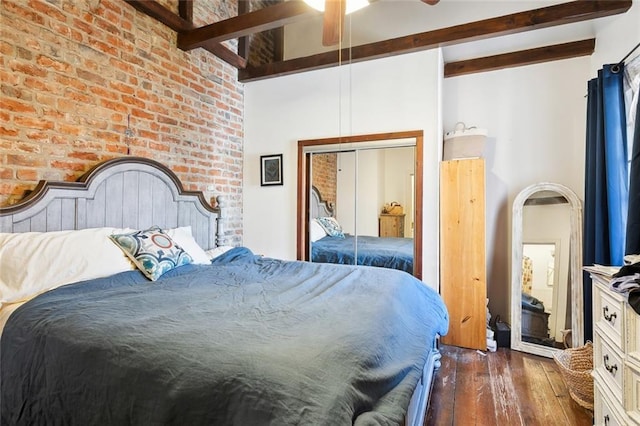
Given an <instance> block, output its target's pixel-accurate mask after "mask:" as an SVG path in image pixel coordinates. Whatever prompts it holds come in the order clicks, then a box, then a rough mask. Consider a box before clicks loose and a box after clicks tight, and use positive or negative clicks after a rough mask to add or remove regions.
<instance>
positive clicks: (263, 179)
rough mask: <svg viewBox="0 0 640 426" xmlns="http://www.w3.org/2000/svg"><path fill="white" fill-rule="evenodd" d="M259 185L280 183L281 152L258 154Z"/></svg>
mask: <svg viewBox="0 0 640 426" xmlns="http://www.w3.org/2000/svg"><path fill="white" fill-rule="evenodd" d="M260 185H261V186H270V185H282V154H274V155H261V156H260Z"/></svg>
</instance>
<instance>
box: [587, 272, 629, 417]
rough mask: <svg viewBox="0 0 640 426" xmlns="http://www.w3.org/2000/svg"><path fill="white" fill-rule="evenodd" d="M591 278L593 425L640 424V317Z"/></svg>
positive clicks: (596, 278) (601, 280) (601, 281)
mask: <svg viewBox="0 0 640 426" xmlns="http://www.w3.org/2000/svg"><path fill="white" fill-rule="evenodd" d="M592 278H593V367H594V368H593V377H594V413H593V418H594V424H595V425H603V426H604V425H606V426H617V425H620V426H626V425H634V424H635V425H640V316H639V315H638V314H636V312H635V311H634V310H633V309H632V308H631V307H630V306H629V304H628V303H627V302H626V298H625V297H624V296H623V295H621V294H618V293H616V292H614V291H611V290H609V285H608V280H607V279H606V278H603V277H600V276H598V275H594V274H592Z"/></svg>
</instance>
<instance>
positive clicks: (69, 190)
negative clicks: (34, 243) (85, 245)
mask: <svg viewBox="0 0 640 426" xmlns="http://www.w3.org/2000/svg"><path fill="white" fill-rule="evenodd" d="M217 204H218V206H217V207H215V208H214V207H211V206H210V205H209V204H208V203H207V201H206V200H205V198H204V195H203V194H202V193H201V192H195V191H185V190H184V189H183V186H182V184H181V183H180V181H179V180H178V178H177V176H176V175H175V174H174V173H173V172H172V171H171V170H169V169H168V168H167V167H166V166H164V165H162V164H160V163H158V162H156V161H154V160H149V159H146V158H141V157H121V158H116V159H113V160H108V161H105V162H103V163H100V164H98V165H97V166H95V167H93V168H92V169H91V170H89V171H88V172H87V173H85V174H84V175H83V176H82V177H80V178H79V179H78V181H77V182H49V181H40V182H39V183H38V185H37V186H36V188H35V189H34V190H33V191H32V192H31V193H30V194H29V196H27V197H26V198H25V199H24V200H22V201H21V202H20V203H18V204H16V205H13V206H9V207H0V232H30V231H34V232H44V231H61V230H72V229H86V228H99V227H116V228H134V229H145V228H148V227H150V226H153V225H157V226H159V227H161V228H163V229H164V228H175V227H178V226H187V225H191V228H192V232H193V236H194V238H195V240H196V241H197V242H198V244H200V246H201V247H202V248H204V249H205V250H206V249H210V248H214V247H216V246H219V245H222V244H223V243H224V241H223V230H222V224H221V217H222V214H221V213H222V208H223V207H224V198H223V197H221V196H219V197H217Z"/></svg>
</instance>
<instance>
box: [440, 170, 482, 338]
mask: <svg viewBox="0 0 640 426" xmlns="http://www.w3.org/2000/svg"><path fill="white" fill-rule="evenodd" d="M440 164H441V166H440V293H441V295H442V298H443V299H444V302H445V304H446V305H447V309H448V310H449V333H448V334H447V335H446V336H443V337H442V343H444V344H447V345H454V346H461V347H465V348H472V349H480V350H486V349H487V338H486V328H487V323H486V321H487V319H486V298H487V286H486V267H485V172H484V160H483V159H464V160H452V161H443V162H442V163H440Z"/></svg>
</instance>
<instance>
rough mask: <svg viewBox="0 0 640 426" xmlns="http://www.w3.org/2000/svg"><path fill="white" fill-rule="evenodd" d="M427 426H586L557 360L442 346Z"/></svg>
mask: <svg viewBox="0 0 640 426" xmlns="http://www.w3.org/2000/svg"><path fill="white" fill-rule="evenodd" d="M440 351H441V353H442V360H441V361H442V366H441V367H440V369H438V370H437V371H436V375H435V380H434V387H433V391H432V394H431V401H430V403H429V410H428V412H427V417H426V420H425V423H424V424H425V426H436V425H437V426H449V425H456V426H467V425H478V426H493V425H495V426H502V425H508V426H516V425H523V426H524V425H526V426H534V425H541V426H542V425H544V426H552V425H558V426H567V425H571V426H582V425H585V426H587V425H591V424H592V413H591V411H589V410H587V409H585V408H582V407H581V406H580V405H578V404H577V403H576V402H575V401H574V400H573V399H571V396H569V392H568V390H567V387H566V385H565V383H564V381H563V380H562V376H561V375H560V371H559V370H558V366H557V365H556V363H555V362H554V361H553V359H549V358H544V357H539V356H536V355H529V354H525V353H522V352H518V351H511V350H509V349H505V348H499V349H498V351H497V352H486V353H485V352H483V353H479V352H478V351H476V350H473V349H463V348H458V347H455V346H445V345H442V346H441V348H440Z"/></svg>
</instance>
